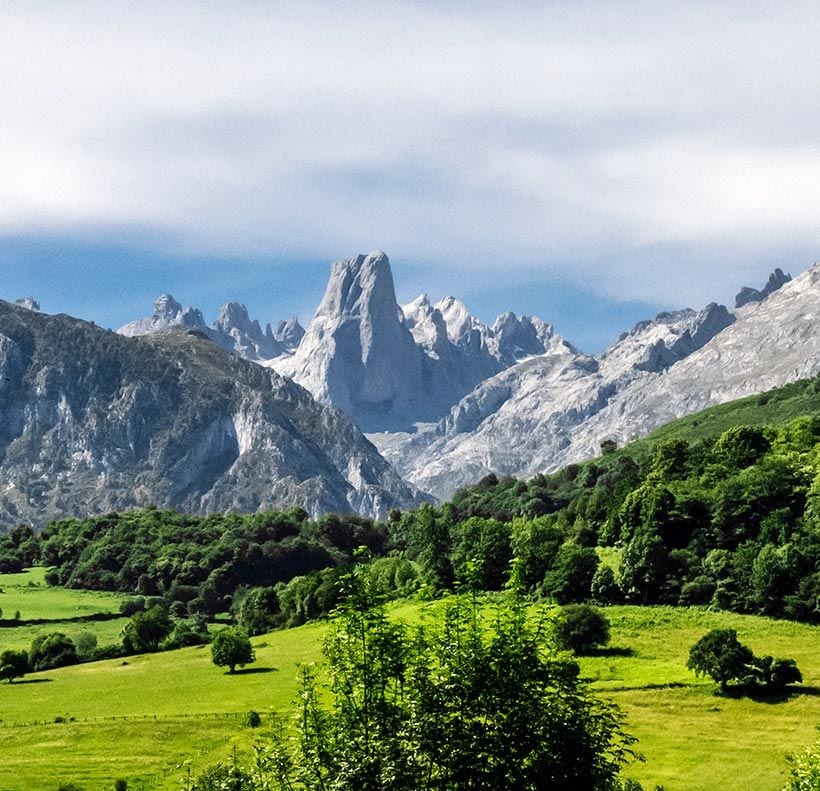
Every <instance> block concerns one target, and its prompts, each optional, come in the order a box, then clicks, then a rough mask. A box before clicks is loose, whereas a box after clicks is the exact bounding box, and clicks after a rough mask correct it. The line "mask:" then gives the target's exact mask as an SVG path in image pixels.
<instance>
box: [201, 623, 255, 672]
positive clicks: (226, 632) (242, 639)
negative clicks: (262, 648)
mask: <svg viewBox="0 0 820 791" xmlns="http://www.w3.org/2000/svg"><path fill="white" fill-rule="evenodd" d="M211 658H212V659H213V663H214V664H215V665H216V666H217V667H227V668H228V671H229V672H230V673H233V672H234V670H236V666H237V665H239V667H244V666H245V665H247V664H248V663H250V662H253V661H254V659H256V654H255V653H254V650H253V646H252V645H251V641H250V640H249V639H248V633H247V632H246V631H245V630H244V629H242V628H240V627H237V628H234V629H223V630H222V631H220V632H217V633H216V634H215V635H214V641H213V643H211Z"/></svg>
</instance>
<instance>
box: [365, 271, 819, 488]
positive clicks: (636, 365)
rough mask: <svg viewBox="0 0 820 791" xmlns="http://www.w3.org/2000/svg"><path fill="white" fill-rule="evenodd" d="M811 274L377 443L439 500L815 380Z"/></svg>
mask: <svg viewBox="0 0 820 791" xmlns="http://www.w3.org/2000/svg"><path fill="white" fill-rule="evenodd" d="M818 326H820V265H815V266H814V267H812V268H811V269H810V270H808V271H807V272H805V273H804V274H802V275H801V276H800V277H798V278H796V279H795V280H793V281H791V282H788V283H787V284H786V285H784V286H782V287H781V288H779V289H777V290H775V291H774V292H773V293H772V294H771V295H770V296H768V298H767V299H766V300H765V301H764V302H761V303H758V304H756V305H751V306H749V307H748V308H747V309H746V310H745V311H744V313H743V314H742V315H741V316H740V317H739V318H737V320H735V318H734V317H733V316H732V315H731V314H729V312H728V311H727V310H726V308H725V307H723V306H720V305H714V304H712V305H709V306H707V307H706V308H704V309H703V310H701V311H692V310H683V311H674V312H669V313H662V314H660V315H659V316H657V317H656V318H655V319H653V320H651V321H647V322H641V323H639V324H637V325H636V326H635V327H633V329H632V330H630V331H629V332H628V333H625V334H624V335H622V336H621V337H620V338H619V339H618V341H616V343H614V344H613V345H612V346H611V347H610V348H609V349H608V350H607V351H606V352H605V353H604V354H603V355H601V356H600V357H599V358H592V357H585V356H583V355H554V354H544V355H539V356H535V357H532V358H529V359H526V360H524V361H522V362H520V363H518V364H516V365H515V366H513V367H511V368H509V369H507V370H505V371H503V372H501V373H499V374H497V375H495V376H494V377H491V378H490V379H488V380H487V381H485V382H483V383H482V384H481V385H479V386H478V387H477V388H476V389H475V390H474V391H473V392H471V393H469V394H468V395H467V396H465V397H464V398H463V399H461V401H459V403H458V404H456V405H455V406H454V407H453V409H452V410H451V412H450V414H449V415H448V416H447V418H445V419H444V420H442V421H441V422H440V423H439V424H438V425H437V426H436V427H435V429H433V430H430V431H427V432H423V433H421V434H417V435H415V436H412V437H408V438H405V439H404V440H403V441H402V442H397V441H393V440H391V439H390V438H383V437H376V438H375V439H376V442H377V445H378V446H379V448H380V450H381V451H382V453H383V454H384V455H385V457H386V458H387V459H388V460H390V461H391V462H392V463H393V464H394V466H395V467H396V468H397V470H398V471H399V472H400V473H401V474H402V475H403V476H404V477H405V478H406V479H407V480H409V481H411V482H413V483H414V484H416V485H418V486H419V487H421V488H423V489H425V491H429V492H431V493H433V494H435V495H436V496H438V497H446V496H448V495H449V494H451V493H452V492H453V490H454V489H456V488H457V487H459V486H461V485H464V484H468V483H474V482H475V481H477V480H479V479H480V478H481V477H483V476H484V475H486V474H487V473H489V472H495V473H497V474H509V475H517V476H531V475H534V474H536V473H538V472H547V471H551V470H555V469H558V468H560V467H562V466H564V465H566V464H569V463H572V462H576V461H579V460H581V459H583V458H588V457H590V456H593V455H595V454H596V453H597V452H598V450H599V446H600V442H601V440H603V439H613V440H615V441H616V442H619V443H622V442H627V441H629V440H631V439H634V438H637V437H640V436H643V435H645V434H647V433H649V432H650V431H652V430H653V429H655V428H657V427H658V426H660V425H662V424H663V423H665V422H668V421H669V420H673V419H675V418H678V417H682V416H683V415H687V414H691V413H693V412H697V411H699V410H701V409H704V408H706V407H707V406H710V405H712V404H716V403H721V402H724V401H729V400H732V399H735V398H740V397H743V396H745V395H749V394H752V393H756V392H760V391H763V390H767V389H769V388H772V387H776V386H778V385H782V384H785V383H787V382H790V381H793V380H795V379H799V378H803V377H807V376H812V375H814V374H816V373H818V372H819V371H820V333H818V331H817V327H818Z"/></svg>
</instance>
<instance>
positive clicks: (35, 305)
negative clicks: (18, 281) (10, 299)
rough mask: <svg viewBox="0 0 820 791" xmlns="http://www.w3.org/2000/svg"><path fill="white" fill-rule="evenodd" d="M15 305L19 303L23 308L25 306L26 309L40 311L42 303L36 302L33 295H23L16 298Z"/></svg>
mask: <svg viewBox="0 0 820 791" xmlns="http://www.w3.org/2000/svg"><path fill="white" fill-rule="evenodd" d="M14 304H15V305H19V306H20V307H21V308H25V309H26V310H33V311H35V312H37V313H39V312H40V303H39V302H36V301H35V300H34V298H33V297H23V298H22V299H15V300H14Z"/></svg>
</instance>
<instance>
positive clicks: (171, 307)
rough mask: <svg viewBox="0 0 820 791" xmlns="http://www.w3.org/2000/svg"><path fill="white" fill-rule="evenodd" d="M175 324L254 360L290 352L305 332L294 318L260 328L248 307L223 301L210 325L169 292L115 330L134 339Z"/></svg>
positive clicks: (173, 326) (199, 314) (197, 311)
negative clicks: (143, 315)
mask: <svg viewBox="0 0 820 791" xmlns="http://www.w3.org/2000/svg"><path fill="white" fill-rule="evenodd" d="M175 327H184V328H186V329H190V330H197V331H198V332H201V333H202V334H203V335H206V336H207V337H208V338H210V339H211V340H212V341H213V342H214V343H216V344H217V346H220V347H221V348H223V349H225V350H227V351H230V352H234V353H235V354H238V355H239V356H240V357H244V358H245V359H246V360H255V361H260V360H270V359H272V358H274V357H279V356H281V355H286V354H291V353H292V352H293V350H294V349H295V348H296V346H298V344H299V341H300V340H301V339H302V336H303V335H304V330H303V329H302V327H301V326H300V324H299V322H298V320H297V319H296V318H291V319H288V320H287V321H282V322H280V323H279V325H278V326H277V328H276V332H274V331H273V330H272V329H271V325H270V324H268V325H267V326H266V327H265V329H264V330H263V329H262V327H261V326H260V324H259V322H258V321H257V320H255V319H251V318H250V316H249V315H248V309H247V308H246V307H245V306H244V305H243V304H242V303H241V302H227V303H226V304H224V305H223V306H222V307H221V308H220V309H219V312H218V314H217V317H216V320H215V321H214V322H213V323H212V324H211V325H210V326H209V325H207V324H206V323H205V319H204V318H203V316H202V312H201V311H200V310H198V309H196V308H183V307H182V305H180V304H179V302H177V301H176V300H175V299H174V298H173V297H172V296H171V295H170V294H163V295H162V296H160V297H158V298H157V300H156V302H154V312H153V313H152V314H151V315H150V316H148V317H146V318H142V319H137V320H136V321H132V322H130V323H129V324H126V325H125V326H124V327H120V329H119V330H117V332H118V333H119V334H120V335H124V336H126V337H127V338H135V337H138V336H140V335H151V334H156V333H162V332H167V331H168V330H170V329H173V328H175Z"/></svg>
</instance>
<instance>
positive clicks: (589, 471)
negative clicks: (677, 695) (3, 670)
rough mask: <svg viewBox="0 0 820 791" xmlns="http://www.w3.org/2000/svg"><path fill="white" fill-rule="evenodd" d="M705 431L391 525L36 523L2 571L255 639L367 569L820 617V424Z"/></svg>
mask: <svg viewBox="0 0 820 791" xmlns="http://www.w3.org/2000/svg"><path fill="white" fill-rule="evenodd" d="M801 388H802V389H801ZM803 391H805V392H808V393H811V394H812V395H813V396H814V394H816V393H817V391H818V380H817V379H815V380H810V381H807V382H801V383H797V384H795V385H789V386H788V387H787V388H782V389H781V390H778V391H773V392H772V393H769V394H764V395H763V396H758V397H755V398H756V401H755V403H756V404H757V405H758V406H759V407H761V408H764V409H765V410H766V412H770V411H771V409H772V407H775V408H776V406H777V402H778V400H780V401H782V403H783V406H784V411H785V412H787V413H788V408H789V405H790V404H791V403H792V402H793V401H794V398H795V395H796V394H797V395H798V396H802V395H803V394H804V392H803ZM739 403H742V402H739ZM715 409H716V410H718V411H717V414H718V415H723V414H725V409H726V408H725V407H717V408H715ZM720 410H724V412H720ZM712 411H713V410H710V411H707V412H706V413H703V416H705V417H702V418H701V421H702V423H705V424H708V423H709V420H708V417H709V413H710V412H712ZM736 411H737V410H736ZM739 414H742V415H744V416H746V415H748V414H749V410H748V409H745V411H740V412H739ZM751 414H754V411H752V412H751ZM713 422H714V421H713ZM726 422H731V421H726ZM717 425H718V426H720V425H721V421H720V420H718V421H717ZM697 433H698V432H696V431H693V429H692V421H691V419H689V423H688V424H687V426H685V427H683V428H682V429H681V430H680V431H679V432H678V434H677V435H674V434H673V435H672V436H670V432H669V431H668V430H666V431H665V432H664V436H663V437H661V438H660V439H658V440H657V441H652V438H651V437H650V438H649V440H644V441H642V442H639V443H635V444H634V445H630V446H627V447H625V448H617V447H616V446H615V444H614V443H612V442H603V443H602V448H601V450H602V452H601V455H600V456H599V457H598V458H596V459H593V460H591V461H588V462H585V463H582V464H576V465H571V466H569V467H566V468H564V469H562V470H560V471H559V472H557V473H554V474H551V475H538V476H535V477H534V478H532V479H531V480H529V481H523V480H516V479H513V478H500V479H499V478H498V477H496V476H495V475H489V476H487V477H486V478H485V479H483V480H482V481H480V482H479V483H478V484H477V485H475V486H471V487H467V488H464V489H462V490H460V491H458V492H457V493H456V494H455V495H454V496H453V498H452V499H451V500H450V501H449V502H446V503H443V504H440V505H429V504H425V505H422V506H420V507H419V508H417V509H415V510H412V511H408V512H399V511H393V512H391V513H390V515H389V517H388V518H387V519H386V520H385V521H381V522H378V521H373V520H371V519H368V518H364V517H359V516H338V515H325V516H323V517H321V518H318V519H310V518H309V517H308V515H307V514H306V513H305V512H304V511H302V510H301V509H290V510H287V511H269V512H262V513H257V514H252V515H237V514H212V515H208V516H195V515H188V514H180V513H177V512H175V511H168V510H161V509H157V508H148V509H144V510H137V511H129V512H125V513H110V514H106V515H103V516H98V517H86V518H77V519H63V520H60V521H57V522H53V523H51V524H49V525H48V526H47V527H46V528H45V529H44V530H42V531H41V532H40V533H35V532H34V531H33V530H32V529H31V528H30V527H27V526H21V527H19V528H17V529H15V530H13V531H12V532H10V533H8V534H7V535H5V536H3V537H1V538H0V569H2V570H3V571H16V570H19V569H21V568H23V567H25V566H29V565H31V564H33V563H41V564H44V565H46V566H47V567H50V571H49V572H48V575H47V580H48V581H49V582H51V583H52V584H59V585H63V586H67V587H70V588H85V589H92V590H108V591H120V592H125V593H129V594H133V595H134V596H138V597H147V600H148V601H149V602H153V603H154V604H156V603H157V602H158V601H159V602H161V603H163V604H164V606H165V608H166V609H167V610H168V611H169V613H170V614H171V615H172V616H174V617H176V618H186V617H191V616H205V617H212V616H214V615H216V614H218V613H225V612H229V611H232V612H233V614H234V616H235V617H236V618H237V620H239V622H240V623H242V624H243V625H244V626H246V628H248V629H249V630H250V631H251V632H252V633H261V632H262V631H265V630H267V629H269V628H272V627H277V626H292V625H295V624H299V623H303V622H305V621H306V620H309V619H312V618H315V617H319V616H321V615H323V614H325V613H327V612H329V611H330V610H331V609H333V607H335V606H336V605H337V604H338V601H339V590H340V587H339V580H340V578H341V577H342V576H343V575H344V574H345V573H347V571H348V570H349V569H350V567H351V566H352V565H355V564H358V563H362V562H369V563H371V564H372V573H373V576H374V579H376V580H378V583H377V584H378V586H379V587H380V589H381V594H382V595H384V596H387V597H401V596H406V595H408V594H411V593H418V594H420V595H423V596H427V597H434V596H436V595H437V594H440V593H443V592H448V591H452V590H455V589H464V588H467V589H472V590H484V591H494V590H500V589H501V588H503V586H504V585H505V582H506V580H507V576H508V573H509V568H510V564H511V561H512V560H513V559H517V562H518V564H519V566H520V569H521V574H522V579H523V582H524V584H525V586H526V588H527V590H528V591H529V592H530V593H531V594H532V595H533V596H535V597H538V598H543V599H549V600H553V601H556V602H558V603H560V604H566V603H571V602H581V601H593V602H597V603H601V604H611V603H632V604H675V605H709V606H712V607H714V608H717V609H721V610H731V611H734V612H738V613H753V614H763V615H769V616H773V617H778V618H787V619H793V620H797V621H803V622H808V623H816V622H818V621H820V604H819V602H820V416H818V415H817V414H816V413H814V414H808V415H802V416H798V417H793V418H791V419H790V420H788V421H787V422H783V423H781V424H780V425H765V424H764V425H755V424H746V423H741V424H736V425H730V426H729V427H728V428H725V429H724V430H721V431H720V432H719V433H718V432H715V433H713V434H712V435H707V436H696V435H697Z"/></svg>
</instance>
